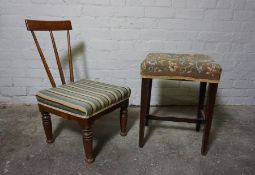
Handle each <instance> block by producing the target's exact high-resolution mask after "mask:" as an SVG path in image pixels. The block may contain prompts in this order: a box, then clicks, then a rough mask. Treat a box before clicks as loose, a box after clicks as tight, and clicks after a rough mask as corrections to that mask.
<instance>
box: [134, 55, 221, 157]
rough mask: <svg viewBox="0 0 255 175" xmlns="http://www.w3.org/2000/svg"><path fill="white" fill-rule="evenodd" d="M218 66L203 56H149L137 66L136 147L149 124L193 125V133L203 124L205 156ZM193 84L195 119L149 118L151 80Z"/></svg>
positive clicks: (142, 141)
mask: <svg viewBox="0 0 255 175" xmlns="http://www.w3.org/2000/svg"><path fill="white" fill-rule="evenodd" d="M221 70H222V69H221V66H220V65H219V64H217V63H216V62H215V61H213V60H212V59H210V58H209V57H208V56H206V55H201V54H171V53H150V54H148V56H147V57H146V59H145V60H144V61H143V62H142V64H141V76H142V88H141V111H140V132H139V146H140V147H143V146H144V128H145V125H146V126H148V121H149V120H163V121H174V122H187V123H196V131H199V130H200V125H201V124H205V127H204V133H203V140H202V148H201V153H202V155H206V154H207V150H208V141H209V134H210V129H211V124H212V118H213V109H214V104H215V99H216V93H217V89H218V83H219V81H220V75H221ZM153 78H158V79H166V80H180V81H182V80H183V81H187V80H188V81H196V82H200V90H199V102H198V111H197V118H196V119H190V118H176V117H158V116H153V115H150V114H149V111H150V99H151V86H152V79H153ZM207 83H208V84H209V85H208V97H207V102H206V107H205V110H204V101H205V92H206V86H207Z"/></svg>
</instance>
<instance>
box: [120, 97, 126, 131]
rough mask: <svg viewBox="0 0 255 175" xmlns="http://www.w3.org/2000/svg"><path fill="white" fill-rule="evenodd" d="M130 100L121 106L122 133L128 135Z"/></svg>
mask: <svg viewBox="0 0 255 175" xmlns="http://www.w3.org/2000/svg"><path fill="white" fill-rule="evenodd" d="M127 108H128V100H126V101H125V102H124V103H123V104H122V106H121V107H120V135H121V136H126V135H127V119H128V109H127Z"/></svg>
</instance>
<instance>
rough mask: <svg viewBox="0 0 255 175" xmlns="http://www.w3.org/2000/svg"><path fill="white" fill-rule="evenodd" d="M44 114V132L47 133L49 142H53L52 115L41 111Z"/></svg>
mask: <svg viewBox="0 0 255 175" xmlns="http://www.w3.org/2000/svg"><path fill="white" fill-rule="evenodd" d="M41 114H42V124H43V128H44V132H45V135H46V138H47V140H46V142H47V143H53V142H54V139H53V136H52V124H51V117H50V114H49V113H48V112H41Z"/></svg>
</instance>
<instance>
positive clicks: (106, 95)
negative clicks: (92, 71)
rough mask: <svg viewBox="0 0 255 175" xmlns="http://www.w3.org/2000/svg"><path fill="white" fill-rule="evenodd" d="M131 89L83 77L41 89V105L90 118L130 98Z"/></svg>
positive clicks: (39, 96)
mask: <svg viewBox="0 0 255 175" xmlns="http://www.w3.org/2000/svg"><path fill="white" fill-rule="evenodd" d="M130 94H131V90H130V89H129V88H128V87H120V86H115V85H110V84H106V83H102V82H97V81H92V80H87V79H82V80H79V81H76V82H74V83H70V84H65V85H61V86H58V87H55V88H50V89H46V90H42V91H39V92H38V93H37V94H36V98H37V100H38V102H39V104H41V105H46V106H47V107H52V108H57V109H58V110H62V111H64V112H67V113H71V114H73V115H75V116H78V117H81V118H89V117H91V116H93V115H94V114H96V113H98V112H101V111H103V110H105V109H107V108H108V107H111V106H113V105H115V104H117V103H119V102H121V101H124V100H126V99H128V98H129V96H130Z"/></svg>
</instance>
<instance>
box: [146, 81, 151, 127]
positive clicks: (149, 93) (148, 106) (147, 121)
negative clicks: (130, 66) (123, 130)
mask: <svg viewBox="0 0 255 175" xmlns="http://www.w3.org/2000/svg"><path fill="white" fill-rule="evenodd" d="M148 81H149V85H148V86H149V90H148V94H147V95H148V99H147V106H146V108H147V109H146V116H145V125H146V126H149V119H148V115H149V114H150V103H151V86H152V79H149V80H148Z"/></svg>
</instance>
